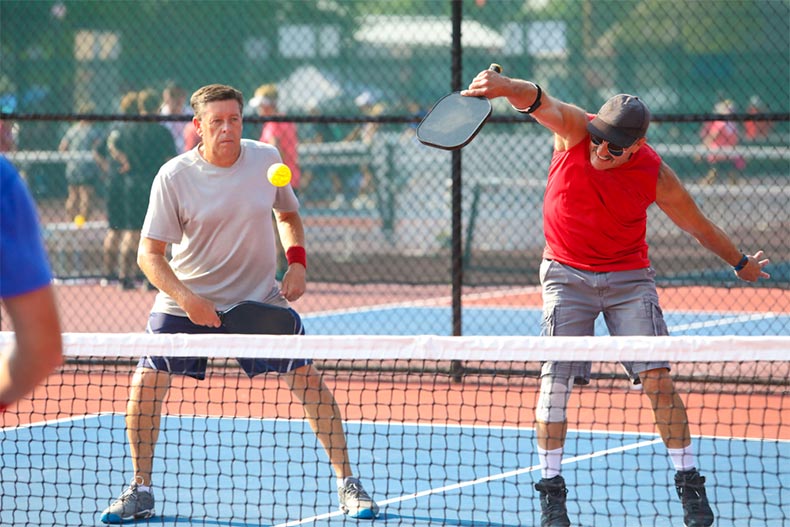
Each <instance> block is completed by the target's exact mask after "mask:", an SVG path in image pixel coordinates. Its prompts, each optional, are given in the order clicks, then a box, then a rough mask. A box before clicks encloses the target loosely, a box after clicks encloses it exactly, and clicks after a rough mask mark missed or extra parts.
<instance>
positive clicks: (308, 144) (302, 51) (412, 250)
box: [0, 0, 790, 332]
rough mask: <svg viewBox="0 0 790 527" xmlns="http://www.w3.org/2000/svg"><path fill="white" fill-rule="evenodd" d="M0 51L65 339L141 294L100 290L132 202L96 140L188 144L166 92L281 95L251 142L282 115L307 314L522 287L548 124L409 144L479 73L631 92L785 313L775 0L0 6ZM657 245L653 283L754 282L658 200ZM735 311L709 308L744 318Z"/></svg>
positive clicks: (769, 298) (5, 141) (783, 90)
mask: <svg viewBox="0 0 790 527" xmlns="http://www.w3.org/2000/svg"><path fill="white" fill-rule="evenodd" d="M454 16H456V17H459V19H460V20H461V25H460V27H461V34H460V41H456V42H460V46H457V47H455V48H454V47H453V42H454V40H453V17H454ZM0 43H1V45H2V48H1V53H2V55H1V56H0V63H2V71H1V72H0V103H1V106H2V114H1V115H0V118H2V143H0V145H1V146H2V149H3V150H5V151H6V152H5V155H7V156H8V157H9V158H10V159H11V160H12V161H13V162H14V163H15V164H16V165H17V166H18V167H19V168H20V170H21V171H22V172H23V174H24V177H25V178H26V180H27V182H28V184H29V186H30V188H31V189H32V191H33V193H34V196H35V197H36V200H37V203H38V206H39V210H40V213H41V216H42V222H43V224H44V228H45V236H46V240H47V244H48V249H49V252H50V258H51V261H52V265H53V269H54V271H55V274H56V275H57V277H58V278H59V279H60V281H61V283H62V284H63V287H62V288H61V303H66V304H68V305H64V306H63V307H64V308H65V309H67V310H74V311H77V310H79V311H81V312H83V313H85V314H84V317H85V321H82V322H79V323H75V324H74V327H67V328H66V329H74V328H77V329H78V330H84V331H93V330H97V329H109V330H113V329H116V330H118V329H119V328H120V326H119V327H118V328H115V327H114V326H113V327H107V326H102V325H101V324H94V323H93V321H92V320H90V319H95V318H97V317H98V318H102V317H106V316H107V315H108V311H110V312H112V313H111V314H112V316H113V317H116V318H118V319H125V318H128V317H131V316H136V315H133V313H137V311H136V310H135V309H131V308H130V305H131V304H133V303H134V302H139V303H140V305H142V306H144V308H147V307H149V306H150V295H148V296H141V297H140V298H139V299H138V300H134V301H132V300H129V299H130V298H132V297H131V296H130V297H127V300H125V301H111V302H110V301H109V300H107V299H106V298H105V296H106V294H107V293H106V291H105V290H106V289H107V288H103V289H102V288H100V287H99V285H98V284H99V283H100V281H101V280H102V279H104V280H109V281H110V283H111V284H114V282H113V281H112V279H113V278H114V276H115V274H117V271H116V266H117V265H121V264H119V262H118V260H119V254H120V251H121V249H120V248H119V246H118V245H117V240H116V241H115V242H113V241H111V240H109V236H108V226H109V224H108V218H109V217H110V216H111V215H112V213H113V211H114V210H116V209H117V207H123V206H125V205H124V204H123V202H124V199H127V200H128V199H129V198H128V196H127V197H126V198H124V197H123V196H120V197H119V196H118V195H117V190H115V191H114V190H113V188H112V187H113V181H115V180H117V178H118V174H117V173H115V172H114V171H113V168H112V166H111V164H110V165H105V164H104V163H103V162H102V156H106V155H107V152H106V143H107V141H106V138H107V137H108V136H109V135H110V134H111V132H112V131H113V130H114V129H117V128H118V127H119V126H122V124H123V123H124V122H127V121H129V120H143V121H150V122H160V123H161V124H162V125H165V126H167V127H168V128H169V129H170V130H171V131H172V132H173V134H174V135H173V137H174V143H175V145H176V147H177V148H178V149H179V150H183V149H185V148H188V147H189V146H190V144H192V143H191V141H193V139H194V138H193V137H191V136H190V133H189V128H190V125H189V123H190V116H189V114H190V110H189V108H188V105H187V104H185V102H184V99H183V98H181V99H179V98H178V95H179V93H180V92H182V94H185V95H186V100H187V101H188V97H189V94H190V93H191V92H192V91H194V90H195V89H197V88H198V87H200V86H202V85H205V84H209V83H214V82H220V83H224V84H230V85H233V86H235V87H237V88H239V89H240V90H242V92H243V93H244V95H245V97H246V98H247V99H251V98H252V97H253V96H254V95H256V90H259V88H260V90H261V91H259V93H261V94H265V93H267V90H271V86H270V85H274V86H275V87H276V90H277V112H278V113H277V114H276V115H274V116H262V115H259V114H258V113H256V110H255V109H253V108H249V114H248V115H247V116H245V137H248V138H252V139H258V138H259V137H260V135H261V127H262V124H263V123H265V122H268V121H291V122H296V123H297V129H298V134H299V146H298V153H299V165H300V167H301V172H302V175H301V180H300V183H299V188H298V193H299V196H300V200H301V202H302V214H303V217H304V220H305V224H306V228H307V236H308V252H309V255H310V262H311V263H310V280H311V281H313V282H315V283H320V284H324V285H325V289H321V288H319V289H318V292H319V293H321V294H317V295H316V296H315V297H314V298H315V300H314V302H315V303H316V307H318V308H320V309H324V310H326V309H336V308H340V307H345V306H346V305H348V300H347V299H345V300H344V298H345V297H344V296H343V292H342V291H350V290H356V289H359V288H362V287H363V286H369V287H375V288H376V290H377V291H378V292H379V293H378V294H380V295H381V296H380V297H376V298H379V300H380V299H381V298H384V299H388V300H404V301H405V300H408V299H415V298H419V297H423V296H431V295H432V296H448V295H449V296H452V297H453V299H454V300H455V303H456V304H458V301H459V300H460V297H459V296H458V295H457V291H456V290H457V288H458V286H459V285H461V284H462V285H463V287H464V288H466V289H469V290H477V289H478V288H488V287H499V288H501V287H502V286H506V287H507V288H512V287H514V286H525V287H528V286H533V285H535V284H537V282H538V265H539V263H540V254H541V249H542V247H543V233H542V226H541V225H542V218H541V207H542V194H543V188H544V184H545V180H546V174H547V168H548V163H549V159H550V156H551V152H552V138H551V135H550V133H549V132H547V131H546V130H545V129H543V128H541V127H540V126H538V125H537V124H535V123H534V122H532V121H531V120H529V119H526V118H523V117H521V116H518V115H516V114H515V112H514V111H513V110H512V109H511V108H510V107H509V105H508V104H507V103H506V101H503V100H496V101H494V103H495V104H494V113H493V117H492V119H491V121H490V122H489V124H488V125H486V128H485V129H484V130H483V132H482V133H481V134H480V135H479V136H478V137H477V138H476V139H475V141H474V142H473V143H472V144H471V145H469V146H468V147H466V148H465V149H464V150H463V151H462V154H461V156H462V159H463V161H462V165H461V167H462V168H461V172H460V174H454V173H453V164H452V162H451V159H452V154H450V153H448V152H444V151H439V150H434V149H430V148H428V147H425V146H423V145H421V144H419V143H418V142H417V141H416V139H415V137H414V128H415V125H416V123H417V122H418V121H419V118H420V117H421V116H422V115H424V113H425V112H426V110H427V109H428V108H429V107H430V105H431V104H432V103H433V102H434V101H435V100H436V99H437V98H439V96H441V95H442V94H444V93H446V92H448V91H449V90H451V89H458V88H462V87H465V86H466V84H467V83H468V82H469V81H470V80H471V79H472V78H473V77H474V75H475V74H476V73H477V72H478V71H480V70H482V69H485V68H487V67H488V65H489V64H490V63H491V62H498V63H500V64H502V66H503V67H504V69H505V73H506V74H511V75H513V76H516V77H520V78H526V79H533V80H536V81H538V82H539V83H540V84H541V85H542V86H543V87H544V89H546V90H547V91H548V92H549V93H551V94H552V95H553V96H555V97H559V98H561V99H563V100H567V101H569V102H573V103H575V104H578V105H579V106H581V107H584V108H585V109H587V110H589V111H591V112H594V111H595V110H596V109H597V108H598V107H599V106H600V105H601V104H602V102H603V101H604V100H606V99H607V98H608V97H609V96H611V95H613V94H615V93H620V92H628V93H635V94H638V95H640V96H641V97H642V98H643V99H644V100H645V101H646V102H647V103H648V105H649V106H650V108H651V110H652V111H653V113H654V117H655V118H654V122H653V124H652V125H651V128H650V132H649V140H650V143H651V144H652V146H653V147H654V148H655V149H656V150H657V151H658V152H659V153H660V154H661V155H662V156H663V157H664V159H665V160H666V161H667V162H668V163H669V164H670V165H672V166H673V167H674V168H675V169H676V171H677V172H678V174H679V175H680V177H681V178H682V180H683V181H684V182H685V183H686V184H687V186H688V188H689V190H690V191H691V193H692V195H693V196H694V197H695V198H696V199H697V200H698V203H699V204H700V206H701V208H702V209H703V210H704V212H705V213H706V214H708V215H709V216H710V217H711V218H712V219H713V220H714V221H715V222H716V223H717V224H718V225H720V226H721V227H722V228H724V229H725V230H726V231H727V232H728V233H730V234H731V235H732V237H733V238H734V239H735V240H736V241H737V243H739V244H742V247H743V249H744V250H747V251H752V252H753V251H756V250H758V249H763V250H765V251H766V253H767V255H768V256H769V257H770V258H771V260H772V264H771V266H770V270H771V272H772V279H771V280H770V281H765V282H763V283H762V284H761V287H763V289H764V290H765V291H769V290H770V291H773V292H774V293H776V294H774V295H769V294H768V293H766V296H765V297H764V299H765V301H764V303H762V304H761V303H759V302H757V304H758V305H756V306H751V307H750V309H756V310H765V311H773V312H776V311H779V312H783V311H784V312H786V311H787V310H788V309H790V300H788V294H787V289H788V284H790V263H789V262H790V238H789V237H788V232H790V209H789V208H788V204H789V203H790V130H789V129H788V113H789V112H790V3H788V2H786V1H745V0H741V1H723V0H721V1H720V0H715V1H714V0H704V1H691V0H687V1H675V0H618V1H603V0H602V1H595V0H466V1H463V2H452V1H449V0H448V1H439V0H436V1H422V2H420V1H406V0H403V1H396V0H385V1H369V0H368V1H356V0H316V1H299V0H293V1H288V0H260V1H249V2H242V1H186V0H185V1H167V0H161V1H136V2H101V1H37V2H27V1H14V0H2V1H0ZM267 86H268V87H267ZM144 90H149V92H148V94H149V98H150V97H152V96H151V92H150V90H153V94H154V95H155V96H156V98H158V99H160V101H159V102H158V103H157V105H156V106H157V109H155V110H154V111H149V112H148V113H147V115H139V109H135V107H131V108H130V107H129V105H128V100H127V101H126V103H127V104H126V105H124V100H125V99H124V96H125V95H127V94H129V93H130V92H134V93H140V92H142V91H144ZM269 93H270V92H269ZM165 95H167V96H168V97H170V96H174V97H175V98H174V99H173V100H170V101H169V105H168V102H167V101H162V100H161V98H162V97H164V96H165ZM163 102H164V106H160V105H161V104H162V103H163ZM159 108H161V109H159ZM157 126H159V125H157ZM713 126H716V127H719V128H724V129H726V130H728V131H730V132H732V133H733V134H734V135H733V136H732V137H733V139H732V142H733V143H732V145H730V146H731V148H729V149H727V151H728V152H730V154H728V155H727V156H726V157H724V158H720V157H717V156H715V155H713V154H714V152H713V151H712V148H713V147H712V146H711V145H710V144H709V143H706V142H705V140H704V137H703V136H704V130H708V129H710V128H711V127H713ZM64 138H66V139H67V140H65V141H64ZM96 154H98V157H97V155H96ZM104 159H106V157H104ZM454 182H455V183H454ZM454 197H455V198H456V199H458V198H459V197H460V200H459V202H458V205H460V215H459V216H457V217H455V216H454V214H453V211H454V207H453V198H454ZM114 199H115V200H119V201H113V200H114ZM75 218H76V221H75ZM648 241H649V243H650V246H651V258H652V260H653V263H654V266H655V267H656V268H657V271H658V275H659V280H660V281H661V283H662V285H666V286H669V287H672V288H674V287H681V286H682V287H690V286H697V287H700V286H704V287H714V288H723V289H725V290H732V291H736V290H738V288H746V287H748V288H750V289H754V286H751V285H745V284H743V283H741V282H738V281H737V280H736V279H735V278H734V277H733V276H732V272H731V270H730V269H729V267H728V266H727V265H726V264H724V263H723V262H721V261H720V260H718V259H717V258H716V257H714V256H712V255H711V254H710V253H708V252H707V251H705V250H704V249H702V248H701V247H699V246H698V245H697V244H696V243H695V242H694V241H693V239H692V238H690V237H689V236H688V235H687V234H685V233H683V232H682V231H680V230H679V229H678V228H677V227H676V226H675V225H673V224H672V223H671V222H669V221H668V220H667V219H666V217H665V216H664V215H663V214H662V213H661V212H660V211H659V210H658V209H651V212H650V221H649V232H648ZM141 283H142V282H141ZM326 284H335V285H326ZM450 284H455V287H454V288H453V289H454V290H453V292H452V294H451V293H450V292H449V289H450ZM346 286H347V288H346ZM420 287H421V288H424V289H419V288H420ZM758 287H759V286H758ZM338 290H340V291H341V292H340V294H338V295H329V294H326V295H325V296H322V295H323V291H338ZM426 291H428V292H427V293H426ZM689 291H691V290H689ZM130 294H131V293H130ZM688 294H689V295H692V294H699V293H691V292H689V293H688ZM735 294H736V293H733V295H735ZM102 295H105V296H102ZM363 296H364V295H363ZM135 298H138V297H135ZM371 298H372V297H371ZM728 298H731V300H726V299H725V300H721V301H719V302H720V304H717V305H710V304H709V305H708V306H707V307H708V308H713V309H723V310H724V309H739V308H743V307H744V306H743V305H738V302H737V300H734V299H733V298H734V296H731V297H728ZM103 302H105V303H106V302H110V304H111V305H110V306H109V307H107V306H106V305H105V304H103ZM695 302H697V303H699V301H698V300H697V301H692V300H689V304H692V303H695ZM714 303H715V302H714ZM72 304H73V305H72ZM85 306H91V308H90V309H89V310H86V307H85ZM102 306H103V307H102ZM457 307H460V306H457ZM502 316H504V315H502ZM140 325H141V324H140V322H139V320H138V321H137V326H138V327H139V326H140ZM350 329H352V328H350ZM451 329H452V328H448V330H447V331H448V332H449V331H451ZM456 329H457V328H456ZM382 331H383V332H386V331H387V328H382Z"/></svg>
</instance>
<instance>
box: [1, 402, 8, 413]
mask: <svg viewBox="0 0 790 527" xmlns="http://www.w3.org/2000/svg"><path fill="white" fill-rule="evenodd" d="M6 408H8V405H7V404H3V403H0V414H2V413H3V412H5V410H6Z"/></svg>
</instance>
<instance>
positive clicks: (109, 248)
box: [100, 91, 138, 286]
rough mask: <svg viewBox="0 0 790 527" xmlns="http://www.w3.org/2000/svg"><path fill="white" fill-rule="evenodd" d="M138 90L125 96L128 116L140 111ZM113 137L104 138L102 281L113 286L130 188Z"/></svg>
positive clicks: (123, 105)
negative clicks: (112, 145) (113, 152)
mask: <svg viewBox="0 0 790 527" xmlns="http://www.w3.org/2000/svg"><path fill="white" fill-rule="evenodd" d="M137 95H138V94H137V92H136V91H130V92H128V93H126V94H125V95H124V96H123V97H121V102H120V104H119V109H120V110H121V113H122V114H124V115H135V114H137ZM131 126H133V123H130V122H128V121H126V122H121V123H119V124H117V125H116V126H115V127H113V129H112V130H111V131H110V134H109V135H112V134H114V133H115V134H120V133H122V130H123V129H124V128H127V127H131ZM108 142H109V138H108V139H107V140H105V141H104V145H103V149H100V151H102V154H103V155H102V157H101V161H100V165H101V167H102V170H103V171H104V173H105V178H106V181H107V187H106V195H107V234H106V235H105V237H104V243H103V245H102V276H103V278H102V281H101V284H102V285H103V286H106V285H109V284H111V283H113V282H115V281H116V280H118V277H119V275H120V259H119V256H120V252H121V238H122V237H123V229H124V225H126V224H127V223H128V221H127V220H126V211H127V207H126V190H125V179H126V177H125V175H123V174H121V173H120V172H119V170H120V165H119V163H118V161H116V160H115V159H114V158H113V157H112V156H111V155H110V152H109V145H108V144H107V143H108Z"/></svg>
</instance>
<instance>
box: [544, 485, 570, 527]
mask: <svg viewBox="0 0 790 527" xmlns="http://www.w3.org/2000/svg"><path fill="white" fill-rule="evenodd" d="M535 490H537V491H538V492H540V527H570V525H571V521H570V520H569V519H568V510H567V509H566V508H565V497H566V496H567V494H568V489H567V488H565V480H564V479H563V478H562V476H554V477H553V478H551V479H546V478H543V479H541V480H540V481H539V482H538V483H536V484H535Z"/></svg>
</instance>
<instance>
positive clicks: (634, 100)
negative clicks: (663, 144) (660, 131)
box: [587, 93, 650, 148]
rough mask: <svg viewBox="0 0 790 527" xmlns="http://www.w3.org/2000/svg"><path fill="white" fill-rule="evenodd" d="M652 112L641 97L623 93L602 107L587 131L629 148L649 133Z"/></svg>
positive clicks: (588, 124)
mask: <svg viewBox="0 0 790 527" xmlns="http://www.w3.org/2000/svg"><path fill="white" fill-rule="evenodd" d="M649 125H650V110H648V109H647V105H645V103H644V102H642V100H641V99H639V97H636V96H634V95H628V94H625V93H621V94H618V95H615V96H614V97H612V98H611V99H609V100H608V101H606V102H605V103H604V105H603V106H601V109H600V110H598V115H596V116H595V118H594V119H593V120H592V121H590V122H589V123H587V131H589V132H590V133H591V134H594V135H597V136H598V137H601V138H603V139H605V140H606V141H608V142H610V143H612V144H614V145H618V146H622V147H624V148H628V147H629V146H631V145H632V144H634V142H635V141H636V140H637V139H639V138H640V137H644V136H645V134H646V133H647V127H648V126H649Z"/></svg>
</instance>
